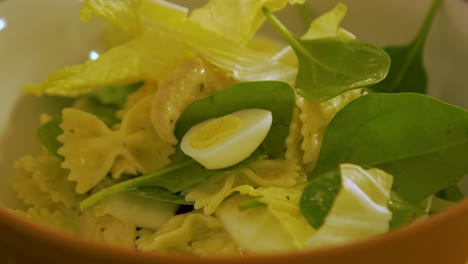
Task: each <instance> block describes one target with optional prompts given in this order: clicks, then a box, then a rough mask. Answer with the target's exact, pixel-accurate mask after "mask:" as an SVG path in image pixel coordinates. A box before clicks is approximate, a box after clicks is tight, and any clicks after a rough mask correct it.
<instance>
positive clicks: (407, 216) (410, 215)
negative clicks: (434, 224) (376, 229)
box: [388, 192, 427, 229]
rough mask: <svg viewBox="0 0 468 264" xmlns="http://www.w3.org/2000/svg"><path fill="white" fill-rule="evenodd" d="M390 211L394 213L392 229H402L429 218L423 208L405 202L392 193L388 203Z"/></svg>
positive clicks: (391, 222)
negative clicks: (421, 219) (426, 217)
mask: <svg viewBox="0 0 468 264" xmlns="http://www.w3.org/2000/svg"><path fill="white" fill-rule="evenodd" d="M388 209H390V210H391V211H392V220H391V221H390V229H396V228H400V227H402V226H405V225H408V224H411V223H413V222H414V221H416V220H417V219H420V218H422V217H425V216H427V213H426V212H425V211H424V209H423V208H421V207H419V206H417V205H415V204H413V203H410V202H408V201H405V200H404V199H402V198H401V197H399V196H398V194H396V193H395V192H391V196H390V200H389V201H388Z"/></svg>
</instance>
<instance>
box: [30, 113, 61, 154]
mask: <svg viewBox="0 0 468 264" xmlns="http://www.w3.org/2000/svg"><path fill="white" fill-rule="evenodd" d="M60 124H62V117H60V116H55V117H52V118H51V119H50V120H49V121H48V122H46V123H44V124H43V125H41V126H40V127H38V128H37V129H36V136H37V138H38V139H39V142H41V144H42V146H44V147H45V148H46V149H47V151H49V152H50V153H51V154H52V155H54V156H55V157H57V158H59V159H61V160H63V157H62V156H61V155H60V154H58V153H57V150H58V149H59V148H60V147H61V146H62V143H60V142H59V141H58V140H57V137H58V136H59V135H61V134H62V133H63V131H62V129H61V128H60Z"/></svg>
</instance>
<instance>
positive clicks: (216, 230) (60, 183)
mask: <svg viewBox="0 0 468 264" xmlns="http://www.w3.org/2000/svg"><path fill="white" fill-rule="evenodd" d="M435 1H437V0H435ZM302 2H303V1H299V0H289V1H286V0H265V1H260V0H259V1H221V0H210V1H209V2H208V4H206V5H205V6H203V7H201V8H199V9H196V10H192V11H193V12H189V10H188V9H186V8H184V7H181V6H177V5H172V4H168V3H167V2H166V1H152V0H130V1H125V2H122V1H119V2H114V1H91V0H85V1H82V6H83V8H82V11H81V18H82V19H83V20H84V21H89V20H91V19H92V18H93V17H94V16H96V17H99V18H102V19H104V20H107V21H108V22H109V23H110V24H111V25H112V28H111V30H112V34H113V35H112V38H113V39H112V40H111V42H112V45H113V46H112V47H110V48H109V49H108V50H107V51H105V52H103V53H102V54H100V56H99V57H98V58H97V59H94V58H93V59H92V60H88V61H86V62H84V63H83V64H78V65H72V66H69V67H65V68H64V69H61V70H57V71H55V72H54V73H52V74H51V75H50V76H49V77H48V78H46V79H45V80H44V81H43V82H42V83H39V84H36V85H30V86H26V87H25V91H26V92H27V93H31V94H36V95H50V96H62V97H64V96H66V97H69V98H71V101H73V102H71V103H70V104H69V105H68V106H67V107H65V108H63V109H62V112H61V113H59V114H57V115H52V114H47V113H41V115H42V117H41V126H40V127H39V128H38V129H37V131H36V132H37V135H38V139H39V141H40V142H41V143H42V146H43V152H42V153H41V154H39V155H35V156H26V157H23V158H21V159H19V160H18V161H17V162H16V167H17V168H18V169H19V170H20V173H19V175H18V176H17V177H16V178H15V179H14V180H13V182H12V188H13V190H14V191H15V192H16V193H17V196H18V198H19V199H20V200H21V201H22V202H23V203H24V208H23V209H22V210H19V211H18V212H19V213H20V214H22V215H24V216H26V217H29V218H30V219H32V220H34V221H37V222H40V223H45V224H47V225H49V226H54V227H56V228H58V229H60V230H63V231H66V232H69V233H71V234H74V235H77V236H81V237H84V238H86V239H90V240H94V241H98V242H101V243H105V244H110V245H114V246H119V247H123V248H128V249H133V250H138V251H154V252H165V253H167V252H170V253H181V254H190V255H199V256H207V255H224V254H231V255H244V254H256V253H271V252H285V251H286V252H287V251H295V250H302V249H306V248H319V247H322V246H329V245H337V244H341V243H346V242H348V241H353V240H360V239H366V238H369V237H372V236H377V235H382V234H385V233H387V232H388V231H389V230H390V229H391V228H396V227H400V226H403V225H406V224H410V223H412V222H415V221H416V220H418V219H421V218H424V217H426V216H427V215H428V211H430V209H426V210H425V209H421V208H420V206H419V205H420V202H421V201H423V200H424V199H433V197H434V195H439V194H440V193H439V191H440V190H444V189H445V188H447V186H449V185H453V186H455V184H456V183H457V181H458V180H460V179H461V178H462V173H466V170H467V167H466V162H464V160H463V157H466V155H468V153H467V152H466V148H463V147H464V145H462V144H464V143H463V142H466V131H467V125H466V120H468V119H467V118H466V111H463V110H462V109H459V108H456V107H453V106H450V105H447V104H443V103H441V102H439V101H437V100H433V99H431V98H429V97H427V96H423V95H420V94H412V93H398V94H392V93H381V92H378V91H379V89H382V87H380V86H379V85H380V84H381V83H380V82H381V81H382V80H383V79H384V78H385V77H386V75H387V74H388V73H389V69H390V66H391V64H390V60H391V58H390V56H389V54H387V53H386V51H385V50H384V49H382V48H380V47H377V46H375V45H372V44H368V43H363V42H360V41H357V40H356V37H355V36H354V35H353V34H351V33H350V32H348V31H347V30H345V29H343V28H342V27H341V26H340V23H341V20H342V19H343V18H344V16H345V14H346V10H347V8H346V6H345V5H343V4H338V5H336V6H335V7H334V8H332V9H331V10H330V11H328V12H326V13H325V14H323V15H322V16H319V17H317V18H316V19H314V20H313V21H311V23H310V26H309V29H308V30H307V31H306V33H305V34H303V36H302V37H298V36H295V35H294V34H293V33H292V32H290V31H289V30H288V29H287V28H286V27H284V26H283V25H282V24H281V22H280V21H279V20H278V19H277V18H276V17H275V16H274V15H273V13H272V11H275V10H278V9H281V8H282V7H284V6H285V5H287V4H296V3H302ZM225 10H228V11H229V14H227V13H225ZM221 14H222V17H221V16H220V15H221ZM226 14H227V15H226ZM264 20H268V21H269V22H270V23H271V24H272V25H273V27H274V28H275V29H276V30H277V31H278V32H279V33H281V34H280V35H281V36H283V38H284V39H285V41H286V42H288V44H289V45H288V46H285V47H284V48H283V46H284V44H283V43H279V42H277V41H276V40H271V39H261V38H254V37H253V36H254V35H255V31H256V30H257V29H258V28H259V27H260V25H261V24H262V22H263V21H264ZM216 23H217V24H216ZM227 29H229V30H227ZM227 31H229V32H227ZM226 34H231V35H226ZM393 65H395V64H393ZM390 77H391V76H390ZM393 88H394V87H393ZM393 88H392V87H390V88H388V87H387V89H390V90H391V89H393ZM381 91H385V92H388V91H387V90H381ZM398 91H399V90H398ZM390 92H391V91H390ZM419 106H421V107H419ZM427 124H429V126H426V125H427ZM448 128H450V129H448ZM394 131H397V133H396V132H395V133H393V132H394ZM421 132H424V133H421ZM435 139H437V140H435ZM434 142H435V143H434ZM460 142H462V143H461V144H460ZM451 153H453V154H451ZM458 156H460V157H461V158H459V157H458ZM434 157H437V159H436V158H434ZM441 157H442V158H441ZM454 157H457V158H458V159H455V158H454ZM428 161H429V162H428ZM421 164H424V166H421ZM430 168H432V169H430ZM440 168H444V175H440V173H438V171H439V170H440ZM453 186H452V187H450V188H456V187H453ZM447 204H450V202H447Z"/></svg>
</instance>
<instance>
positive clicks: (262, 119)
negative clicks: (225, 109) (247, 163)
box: [180, 109, 273, 170]
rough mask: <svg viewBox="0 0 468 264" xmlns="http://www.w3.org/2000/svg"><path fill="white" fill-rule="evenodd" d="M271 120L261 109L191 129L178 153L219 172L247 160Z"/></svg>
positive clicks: (249, 110)
mask: <svg viewBox="0 0 468 264" xmlns="http://www.w3.org/2000/svg"><path fill="white" fill-rule="evenodd" d="M272 121H273V117H272V114H271V112H270V111H268V110H264V109H245V110H240V111H237V112H234V113H231V114H228V115H225V116H222V117H218V118H212V119H208V120H205V121H203V122H201V123H199V124H197V125H195V126H193V127H192V128H191V129H189V131H187V133H186V134H185V135H184V137H183V138H182V141H181V143H180V148H181V150H182V151H183V152H184V153H185V154H186V155H188V156H190V157H192V158H193V159H194V160H196V161H197V162H199V163H200V164H201V165H203V166H204V167H205V168H207V169H210V170H213V169H222V168H226V167H229V166H232V165H235V164H237V163H239V162H241V161H243V160H244V159H246V158H248V157H249V156H250V155H251V154H252V153H253V152H254V151H255V150H256V149H257V148H258V146H260V144H261V143H262V142H263V140H264V139H265V137H266V135H267V134H268V131H269V130H270V127H271V123H272Z"/></svg>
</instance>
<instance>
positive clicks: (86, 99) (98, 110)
mask: <svg viewBox="0 0 468 264" xmlns="http://www.w3.org/2000/svg"><path fill="white" fill-rule="evenodd" d="M74 108H77V109H80V110H83V111H85V112H88V113H90V114H93V115H95V116H97V117H98V118H99V119H101V120H102V121H103V122H104V123H105V124H106V125H107V126H108V127H111V126H113V125H115V124H117V123H119V122H120V119H119V118H117V115H116V113H117V111H118V110H119V108H118V107H117V106H114V105H105V104H102V103H100V102H99V101H98V99H96V98H93V97H91V96H81V97H80V98H79V99H78V100H77V101H76V103H75V104H74Z"/></svg>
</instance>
